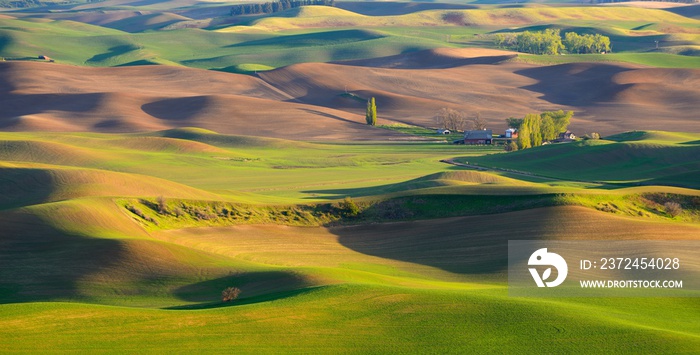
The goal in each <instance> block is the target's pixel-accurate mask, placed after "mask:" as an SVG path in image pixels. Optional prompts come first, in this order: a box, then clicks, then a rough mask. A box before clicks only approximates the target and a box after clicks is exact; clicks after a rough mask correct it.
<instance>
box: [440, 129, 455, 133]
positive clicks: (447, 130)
mask: <svg viewBox="0 0 700 355" xmlns="http://www.w3.org/2000/svg"><path fill="white" fill-rule="evenodd" d="M437 134H452V132H451V131H450V130H449V129H438V130H437Z"/></svg>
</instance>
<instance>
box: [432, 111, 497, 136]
mask: <svg viewBox="0 0 700 355" xmlns="http://www.w3.org/2000/svg"><path fill="white" fill-rule="evenodd" d="M433 118H434V119H435V124H436V125H437V126H438V127H440V128H444V129H449V130H450V131H453V132H458V131H465V130H466V129H467V127H469V128H471V129H472V130H482V129H486V121H485V120H484V119H483V118H482V117H481V114H480V113H479V112H477V113H476V115H474V116H473V117H471V118H469V117H468V116H467V113H466V112H464V111H458V110H455V109H452V108H448V107H443V108H441V109H440V110H438V112H436V113H435V116H434V117H433Z"/></svg>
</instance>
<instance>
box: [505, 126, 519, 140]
mask: <svg viewBox="0 0 700 355" xmlns="http://www.w3.org/2000/svg"><path fill="white" fill-rule="evenodd" d="M505 137H506V138H513V139H515V138H518V131H517V130H515V129H513V128H508V129H507V130H506V133H505Z"/></svg>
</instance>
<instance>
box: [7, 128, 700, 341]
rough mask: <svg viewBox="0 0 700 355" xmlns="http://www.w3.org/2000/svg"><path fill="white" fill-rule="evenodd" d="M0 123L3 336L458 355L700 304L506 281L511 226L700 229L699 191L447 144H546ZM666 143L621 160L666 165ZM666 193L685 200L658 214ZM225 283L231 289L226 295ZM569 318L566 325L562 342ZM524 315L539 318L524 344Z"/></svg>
mask: <svg viewBox="0 0 700 355" xmlns="http://www.w3.org/2000/svg"><path fill="white" fill-rule="evenodd" d="M0 138H1V139H2V144H0V147H1V149H0V159H2V162H1V163H0V168H1V170H2V174H1V175H0V196H2V199H0V227H2V229H3V231H4V234H3V236H2V237H1V238H0V278H2V280H3V283H2V285H0V315H2V318H3V320H4V321H3V322H2V324H1V325H0V338H2V339H3V340H6V339H9V338H10V337H11V338H12V339H13V341H11V342H6V343H5V344H7V345H6V347H5V350H9V351H28V350H30V349H31V350H33V351H36V350H42V351H43V350H46V351H49V350H56V349H61V350H69V351H70V350H76V351H84V350H88V349H89V350H90V351H103V350H105V351H108V352H112V351H114V352H122V351H128V350H129V349H133V348H134V347H138V348H139V349H142V350H145V351H162V350H163V349H166V348H171V347H173V346H177V347H178V349H192V350H197V349H201V347H202V346H203V345H202V342H203V341H205V342H206V347H207V349H224V348H226V349H230V348H231V347H234V346H235V347H236V348H239V349H240V350H241V351H242V352H245V353H248V352H250V353H259V352H278V351H279V349H282V348H284V349H286V350H289V351H293V352H296V351H299V352H302V351H310V350H311V351H319V352H326V351H334V352H335V351H342V352H359V351H361V352H363V353H366V352H367V351H380V352H384V351H397V352H421V351H423V350H425V349H427V348H426V342H427V341H428V340H429V341H430V344H431V345H430V349H441V350H444V351H446V352H452V351H454V352H492V351H502V350H503V349H509V351H514V352H519V351H530V350H532V351H542V349H548V350H551V351H552V352H562V351H572V352H575V351H583V350H586V351H590V350H591V349H594V350H595V349H600V351H604V349H608V348H610V347H613V346H614V347H616V349H618V350H619V351H620V352H622V353H626V352H638V351H640V349H643V351H650V352H684V351H691V349H694V348H696V347H697V345H698V341H697V336H696V333H697V332H698V329H700V328H699V327H700V324H698V322H697V319H698V315H699V314H700V313H699V312H700V309H697V307H696V303H693V302H690V301H688V300H686V299H683V298H680V299H664V298H652V299H624V300H615V299H605V298H599V299H552V300H548V299H523V298H513V297H509V296H507V290H506V286H505V282H506V279H507V275H506V265H507V241H508V240H509V239H513V238H515V237H516V235H517V238H519V239H572V240H576V239H591V238H595V239H602V240H608V239H677V238H681V237H682V238H689V239H695V238H696V236H697V235H699V233H700V227H699V225H698V221H699V220H700V212H698V210H699V209H700V206H699V205H698V204H697V196H698V194H699V193H698V190H697V189H695V190H693V189H681V188H672V187H665V186H655V187H651V186H649V187H636V188H627V189H617V190H610V186H609V185H605V184H600V183H586V182H577V181H554V180H548V179H544V178H538V177H536V176H521V175H517V174H512V173H494V172H482V171H473V170H464V169H461V168H458V167H454V166H449V165H447V164H444V163H441V162H439V160H441V159H447V158H450V157H454V156H469V157H468V159H469V160H470V161H471V160H476V159H497V158H502V157H509V156H516V157H517V154H521V155H522V154H526V153H531V154H534V153H536V152H537V149H532V150H531V152H527V151H526V152H522V153H517V154H516V153H511V154H502V153H500V150H497V149H489V148H483V147H482V148H480V147H465V146H455V145H446V144H441V143H418V144H416V143H413V144H378V143H362V144H357V143H354V144H350V143H339V142H336V143H332V144H319V143H304V142H294V141H286V140H280V139H270V138H258V137H246V136H232V135H219V134H216V133H214V132H212V131H207V130H203V129H176V130H166V131H159V132H154V133H141V134H120V135H116V134H113V135H107V134H95V133H80V134H77V133H4V134H2V135H0ZM698 138H700V137H698V136H697V134H691V133H669V132H630V133H627V134H624V135H618V136H613V137H608V140H607V141H605V142H599V144H588V145H585V146H577V145H575V144H570V145H566V146H565V145H562V146H560V147H562V148H559V149H564V148H567V147H569V148H568V149H574V148H576V147H578V148H579V149H586V148H596V147H609V149H610V150H608V151H606V152H605V156H609V157H614V156H616V154H622V155H625V154H629V152H630V149H631V148H630V147H641V148H640V149H641V151H642V152H644V153H645V154H648V155H649V154H654V153H655V152H656V153H658V154H661V153H666V152H667V149H673V148H678V149H680V148H682V147H686V146H688V147H691V148H692V147H693V146H694V145H695V143H696V141H698ZM555 148H557V147H555ZM496 153H498V154H496ZM485 154H493V155H486V156H485ZM572 154H575V153H574V152H570V151H566V152H559V155H562V156H564V157H566V156H571V155H572ZM677 154H678V152H675V153H674V154H663V155H677ZM541 159H543V158H542V157H541ZM669 159H675V158H669ZM674 161H675V160H668V161H666V160H659V161H657V162H656V163H657V164H660V165H661V164H662V165H663V168H659V169H657V170H653V171H652V170H648V169H647V170H645V169H643V168H642V167H643V164H642V165H638V166H630V167H622V168H621V169H618V170H617V171H618V172H619V173H621V174H626V173H629V174H637V173H639V172H644V173H645V174H647V175H648V176H650V177H656V178H658V179H657V180H658V182H659V183H663V182H664V179H665V178H667V176H668V174H670V173H676V171H675V169H678V164H675V163H674ZM538 164H539V163H538V161H537V160H536V159H533V160H532V161H531V166H532V167H537V166H538ZM596 172H599V171H598V170H595V169H592V170H591V172H590V173H591V174H593V173H596ZM691 174H693V173H692V172H691ZM577 175H581V174H580V173H579V174H577ZM591 176H592V175H591ZM526 180H527V181H526ZM346 196H353V198H354V199H353V203H355V204H356V205H357V208H358V210H357V211H354V212H353V210H352V208H350V207H349V205H348V203H347V202H343V201H342V200H343V198H345V197H346ZM666 200H673V201H678V202H679V203H680V204H681V205H682V208H683V212H682V213H681V214H679V215H670V214H668V213H667V211H665V210H664V207H663V202H664V201H666ZM160 201H162V202H160ZM611 206H614V207H615V208H612V207H611ZM446 217H449V218H446ZM389 222H390V223H389ZM562 230H566V231H567V233H566V234H565V235H564V234H562V233H561V231H562ZM465 231H468V233H465ZM229 286H236V287H239V288H240V289H241V290H242V293H241V298H240V299H239V300H237V301H235V302H233V303H231V304H224V303H221V302H220V300H219V299H220V293H221V290H223V289H224V288H226V287H229ZM533 317H534V318H536V319H538V322H537V323H536V324H534V325H533V324H532V322H531V320H532V319H533ZM115 319H120V320H119V321H115ZM679 323H680V324H684V326H683V327H682V328H681V329H679V328H678V326H677V324H679ZM38 329H41V330H40V331H39V330H38ZM173 331H176V332H177V333H178V335H177V337H173V336H172V334H173ZM504 332H505V333H504ZM562 332H563V333H571V334H573V335H570V336H568V337H567V340H566V341H560V338H561V334H562ZM116 333H118V334H120V337H119V338H114V337H109V340H107V339H106V338H105V337H104V334H116ZM47 334H50V335H49V336H47ZM347 334H350V336H348V335H347ZM465 334H466V335H465ZM504 334H507V336H506V337H504ZM533 334H537V335H538V336H542V335H543V334H544V337H543V338H539V339H541V342H539V341H538V342H535V343H533V341H532V338H533ZM339 337H340V338H342V341H338V340H337V339H338V338H339ZM39 339H42V341H38V340H39ZM154 339H156V340H154ZM262 339H265V341H262ZM631 341H633V342H635V344H634V345H633V346H632V345H630V342H631ZM592 342H593V343H595V344H592ZM358 349H361V350H358ZM535 349H536V350H535Z"/></svg>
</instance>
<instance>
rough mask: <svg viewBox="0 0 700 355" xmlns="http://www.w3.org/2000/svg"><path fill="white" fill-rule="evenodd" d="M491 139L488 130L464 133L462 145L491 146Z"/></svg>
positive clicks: (490, 131) (491, 135)
mask: <svg viewBox="0 0 700 355" xmlns="http://www.w3.org/2000/svg"><path fill="white" fill-rule="evenodd" d="M492 139H493V131H492V130H490V129H484V130H479V131H465V132H464V144H491V140H492Z"/></svg>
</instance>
